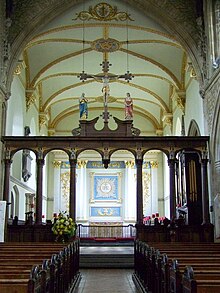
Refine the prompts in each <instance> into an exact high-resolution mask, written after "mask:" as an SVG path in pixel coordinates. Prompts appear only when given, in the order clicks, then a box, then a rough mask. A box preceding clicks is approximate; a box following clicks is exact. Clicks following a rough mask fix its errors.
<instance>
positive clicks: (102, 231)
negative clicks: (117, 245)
mask: <svg viewBox="0 0 220 293" xmlns="http://www.w3.org/2000/svg"><path fill="white" fill-rule="evenodd" d="M77 237H79V238H80V239H82V238H116V239H134V238H135V237H136V228H135V226H134V225H131V224H129V225H104V224H103V225H100V224H98V225H82V224H79V225H78V227H77Z"/></svg>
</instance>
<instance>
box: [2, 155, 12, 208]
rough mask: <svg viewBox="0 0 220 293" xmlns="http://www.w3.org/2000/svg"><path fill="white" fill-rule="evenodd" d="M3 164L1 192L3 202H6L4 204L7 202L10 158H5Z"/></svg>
mask: <svg viewBox="0 0 220 293" xmlns="http://www.w3.org/2000/svg"><path fill="white" fill-rule="evenodd" d="M4 163H5V174H4V190H3V200H5V201H6V203H8V202H9V182H10V170H11V163H12V160H11V158H10V156H9V157H8V156H6V158H5V159H4Z"/></svg>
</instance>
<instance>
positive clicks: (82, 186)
mask: <svg viewBox="0 0 220 293" xmlns="http://www.w3.org/2000/svg"><path fill="white" fill-rule="evenodd" d="M86 164H87V161H78V162H77V165H78V168H79V169H78V177H77V187H78V189H77V198H76V206H77V209H76V210H77V220H85V219H87V207H88V197H87V180H86ZM85 207H86V208H85Z"/></svg>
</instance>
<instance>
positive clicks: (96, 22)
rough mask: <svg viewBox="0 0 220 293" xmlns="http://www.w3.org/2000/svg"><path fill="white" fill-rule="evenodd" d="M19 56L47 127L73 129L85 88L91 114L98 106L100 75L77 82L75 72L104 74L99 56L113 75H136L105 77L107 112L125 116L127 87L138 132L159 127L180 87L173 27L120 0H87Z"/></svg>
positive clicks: (181, 55)
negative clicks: (128, 77)
mask: <svg viewBox="0 0 220 293" xmlns="http://www.w3.org/2000/svg"><path fill="white" fill-rule="evenodd" d="M83 11H84V13H82V12H83ZM83 19H84V20H83ZM83 40H84V42H83ZM101 42H104V45H103V46H102V49H101V52H100V49H97V48H98V47H100V43H101ZM22 58H23V60H24V62H25V64H26V73H25V76H23V78H25V84H26V90H27V92H31V93H32V92H33V93H34V95H35V96H36V97H37V102H36V105H37V108H38V110H39V115H41V116H43V115H45V116H46V117H47V118H48V129H49V130H52V131H54V133H55V135H71V130H72V129H73V128H75V127H78V124H79V106H78V105H79V97H80V96H81V94H82V93H83V92H84V93H85V94H86V97H87V99H88V100H89V103H88V107H89V117H88V120H92V119H93V118H95V117H97V116H100V115H101V113H102V112H103V102H102V92H101V89H102V81H101V80H100V79H99V78H95V79H94V78H88V79H87V80H85V81H84V82H82V81H81V80H80V78H79V77H78V76H79V74H80V73H81V72H82V70H84V71H85V72H86V73H87V74H91V75H93V76H94V75H95V76H96V77H97V76H99V75H101V74H103V72H102V66H101V65H100V64H101V63H102V61H103V60H107V61H109V63H110V64H111V66H110V67H109V72H108V73H109V75H110V76H111V75H123V74H125V72H127V70H129V71H130V72H131V73H132V75H133V76H134V78H133V79H132V80H130V81H129V82H127V81H125V79H123V78H119V79H113V80H112V81H111V82H110V99H109V104H108V109H109V112H110V113H111V115H112V116H115V117H117V118H119V119H122V120H123V119H124V98H125V95H126V93H127V92H129V93H130V94H131V96H132V98H133V102H134V126H135V127H137V128H139V129H140V130H141V134H142V135H156V134H157V131H160V130H163V116H164V115H165V114H166V113H172V107H171V105H172V103H171V95H172V92H173V90H174V89H175V90H183V89H184V82H185V65H186V58H187V57H186V54H185V51H184V49H183V48H182V47H181V45H180V44H179V43H178V42H177V41H176V40H175V38H174V36H173V35H171V34H169V33H168V31H166V30H165V29H164V28H162V27H161V26H160V25H159V24H158V23H156V22H155V21H153V20H152V19H149V18H147V17H146V16H145V15H144V14H143V13H142V12H141V11H138V10H137V11H135V10H134V7H130V6H128V5H125V3H123V2H122V1H108V2H106V3H103V2H102V3H100V2H98V1H88V2H86V1H85V2H84V3H83V4H81V5H77V6H73V7H72V9H71V10H69V11H67V12H66V13H64V14H62V15H60V16H59V17H58V18H56V19H54V20H53V21H52V22H50V23H48V24H44V25H43V26H42V28H41V30H40V31H38V33H37V34H36V35H35V36H34V38H32V40H31V41H30V42H29V43H28V44H27V46H26V48H25V50H24V52H23V56H22ZM111 120H112V118H111ZM101 121H102V118H100V122H99V124H100V123H101ZM111 123H112V122H111ZM111 123H110V125H111ZM112 127H113V128H114V124H113V123H112ZM100 128H101V126H100Z"/></svg>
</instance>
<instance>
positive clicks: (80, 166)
mask: <svg viewBox="0 0 220 293" xmlns="http://www.w3.org/2000/svg"><path fill="white" fill-rule="evenodd" d="M86 164H87V161H86V160H79V161H77V165H78V168H79V169H81V168H85V167H86Z"/></svg>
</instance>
